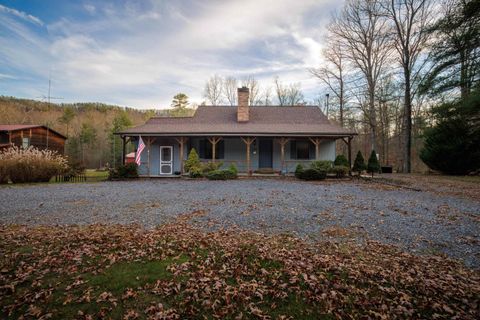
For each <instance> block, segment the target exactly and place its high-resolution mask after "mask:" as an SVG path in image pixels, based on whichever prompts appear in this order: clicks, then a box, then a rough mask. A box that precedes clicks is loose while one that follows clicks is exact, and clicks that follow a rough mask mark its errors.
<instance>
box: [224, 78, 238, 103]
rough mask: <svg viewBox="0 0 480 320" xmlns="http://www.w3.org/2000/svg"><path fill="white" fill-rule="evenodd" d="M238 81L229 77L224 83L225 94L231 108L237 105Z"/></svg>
mask: <svg viewBox="0 0 480 320" xmlns="http://www.w3.org/2000/svg"><path fill="white" fill-rule="evenodd" d="M237 89H238V81H237V79H235V78H234V77H227V78H225V80H224V81H223V93H224V95H225V98H226V99H227V101H228V103H230V105H231V106H234V105H236V104H237Z"/></svg>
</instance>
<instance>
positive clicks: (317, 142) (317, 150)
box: [309, 138, 320, 160]
mask: <svg viewBox="0 0 480 320" xmlns="http://www.w3.org/2000/svg"><path fill="white" fill-rule="evenodd" d="M309 139H310V141H311V142H312V143H313V144H314V145H315V160H318V159H320V139H319V138H315V139H313V138H309Z"/></svg>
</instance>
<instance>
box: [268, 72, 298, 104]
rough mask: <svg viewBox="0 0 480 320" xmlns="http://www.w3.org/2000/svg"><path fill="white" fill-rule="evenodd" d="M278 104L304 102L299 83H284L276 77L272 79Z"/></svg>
mask: <svg viewBox="0 0 480 320" xmlns="http://www.w3.org/2000/svg"><path fill="white" fill-rule="evenodd" d="M273 81H274V83H275V92H276V94H277V99H278V104H279V105H280V106H295V105H299V104H303V103H304V96H303V92H302V88H301V85H300V83H291V84H289V85H284V84H283V83H282V82H281V81H280V79H279V78H278V77H275V79H274V80H273Z"/></svg>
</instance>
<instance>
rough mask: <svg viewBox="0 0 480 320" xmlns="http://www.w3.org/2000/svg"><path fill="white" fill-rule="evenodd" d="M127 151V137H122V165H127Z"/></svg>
mask: <svg viewBox="0 0 480 320" xmlns="http://www.w3.org/2000/svg"><path fill="white" fill-rule="evenodd" d="M125 150H126V143H125V137H123V136H122V165H123V166H124V165H125Z"/></svg>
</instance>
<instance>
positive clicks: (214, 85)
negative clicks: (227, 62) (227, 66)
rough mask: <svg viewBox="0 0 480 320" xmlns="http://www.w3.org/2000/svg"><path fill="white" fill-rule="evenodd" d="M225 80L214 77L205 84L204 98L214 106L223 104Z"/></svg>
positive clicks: (217, 76)
mask: <svg viewBox="0 0 480 320" xmlns="http://www.w3.org/2000/svg"><path fill="white" fill-rule="evenodd" d="M222 92H223V79H222V77H220V76H219V75H214V76H213V77H211V78H210V79H209V80H207V82H206V83H205V89H204V91H203V97H204V98H205V99H207V102H208V103H210V104H211V105H213V106H217V105H220V104H221V103H222V101H223V100H222Z"/></svg>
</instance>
